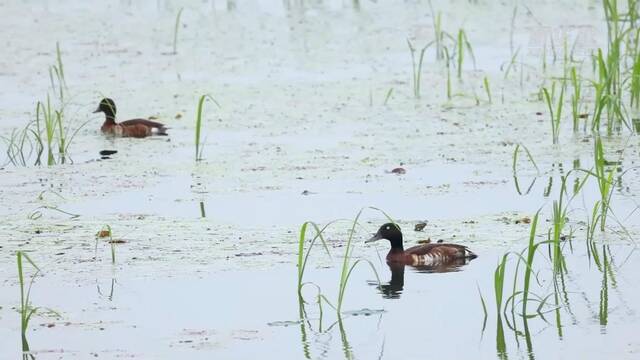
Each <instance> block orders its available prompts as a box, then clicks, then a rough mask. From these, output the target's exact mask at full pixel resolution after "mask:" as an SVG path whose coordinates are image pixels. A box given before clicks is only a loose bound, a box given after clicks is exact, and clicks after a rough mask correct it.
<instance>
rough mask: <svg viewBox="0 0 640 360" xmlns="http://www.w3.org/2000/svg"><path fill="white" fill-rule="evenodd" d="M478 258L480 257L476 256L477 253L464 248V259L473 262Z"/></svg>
mask: <svg viewBox="0 0 640 360" xmlns="http://www.w3.org/2000/svg"><path fill="white" fill-rule="evenodd" d="M477 257H478V255H476V253H474V252H473V251H471V250H469V248H468V247H465V248H464V258H465V259H469V260H471V259H475V258H477Z"/></svg>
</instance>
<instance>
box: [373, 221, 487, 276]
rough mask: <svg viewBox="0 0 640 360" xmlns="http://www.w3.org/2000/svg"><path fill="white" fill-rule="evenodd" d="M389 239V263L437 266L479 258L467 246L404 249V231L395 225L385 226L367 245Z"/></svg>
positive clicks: (445, 245) (451, 245) (453, 245)
mask: <svg viewBox="0 0 640 360" xmlns="http://www.w3.org/2000/svg"><path fill="white" fill-rule="evenodd" d="M382 239H387V240H389V242H390V243H391V250H389V253H388V254H387V263H392V264H393V263H399V264H404V265H411V266H424V265H431V266H433V265H437V264H449V263H458V262H460V261H461V260H462V261H463V262H464V261H466V260H471V259H475V258H476V257H478V256H477V255H476V254H474V253H473V252H471V250H469V249H468V248H467V247H466V246H463V245H457V244H442V243H438V244H422V245H417V246H413V247H410V248H408V249H407V250H405V249H404V246H403V245H402V231H400V227H399V226H398V225H396V224H394V223H387V224H384V225H382V226H381V227H380V229H378V232H377V233H376V234H375V235H374V236H373V237H371V238H370V239H369V240H367V241H365V243H370V242H374V241H378V240H382Z"/></svg>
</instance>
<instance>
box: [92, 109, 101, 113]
mask: <svg viewBox="0 0 640 360" xmlns="http://www.w3.org/2000/svg"><path fill="white" fill-rule="evenodd" d="M100 111H101V110H100V108H97V109H95V110H94V111H93V113H94V114H95V113H99V112H100Z"/></svg>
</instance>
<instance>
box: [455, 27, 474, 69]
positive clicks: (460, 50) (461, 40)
mask: <svg viewBox="0 0 640 360" xmlns="http://www.w3.org/2000/svg"><path fill="white" fill-rule="evenodd" d="M465 49H466V51H467V52H468V53H469V55H470V56H471V59H472V60H473V64H474V67H475V63H476V59H475V56H474V55H473V49H472V48H471V43H470V42H469V38H467V33H466V32H465V31H464V30H463V29H460V30H459V31H458V41H457V42H456V53H457V59H458V63H457V64H458V67H457V68H458V79H462V63H463V62H464V53H465Z"/></svg>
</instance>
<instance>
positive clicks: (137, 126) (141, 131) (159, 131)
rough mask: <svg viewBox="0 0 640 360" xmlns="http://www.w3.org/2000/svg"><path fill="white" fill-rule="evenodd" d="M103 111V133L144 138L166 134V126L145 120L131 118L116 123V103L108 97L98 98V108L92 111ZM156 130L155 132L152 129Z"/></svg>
mask: <svg viewBox="0 0 640 360" xmlns="http://www.w3.org/2000/svg"><path fill="white" fill-rule="evenodd" d="M101 112H102V113H104V115H105V120H104V123H103V124H102V127H101V128H100V130H101V131H102V133H103V134H105V135H112V136H117V137H134V138H145V137H147V136H151V135H165V136H166V135H168V134H167V127H166V126H164V124H162V123H159V122H155V121H151V120H147V119H131V120H127V121H123V122H121V123H116V103H115V102H114V101H113V100H112V99H109V98H104V99H102V100H100V104H98V108H97V109H96V110H95V111H94V112H93V113H94V114H96V113H101ZM154 129H155V130H156V131H155V132H154V131H153V130H154Z"/></svg>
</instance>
